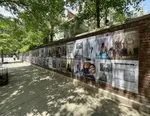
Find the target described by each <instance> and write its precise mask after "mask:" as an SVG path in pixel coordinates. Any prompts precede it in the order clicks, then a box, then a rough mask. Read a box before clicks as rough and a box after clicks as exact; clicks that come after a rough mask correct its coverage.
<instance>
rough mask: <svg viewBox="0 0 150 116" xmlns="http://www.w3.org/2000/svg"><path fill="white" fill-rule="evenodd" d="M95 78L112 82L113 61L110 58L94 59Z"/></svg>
mask: <svg viewBox="0 0 150 116" xmlns="http://www.w3.org/2000/svg"><path fill="white" fill-rule="evenodd" d="M96 68H97V71H96V72H97V74H96V80H97V81H101V82H104V83H108V84H112V78H113V63H112V62H111V60H96Z"/></svg>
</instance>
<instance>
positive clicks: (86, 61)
mask: <svg viewBox="0 0 150 116" xmlns="http://www.w3.org/2000/svg"><path fill="white" fill-rule="evenodd" d="M138 48H139V36H138V32H137V31H136V30H129V31H124V30H120V31H116V32H114V33H107V34H103V35H98V36H92V37H89V38H84V39H80V40H76V41H73V42H69V43H67V44H65V45H61V46H55V47H45V48H40V49H38V50H34V51H32V53H31V54H32V55H31V56H32V58H31V59H32V62H33V63H35V64H38V65H42V66H46V67H49V68H54V69H57V70H61V71H69V72H72V73H73V75H74V76H76V77H78V78H89V79H91V80H94V81H101V82H104V83H107V84H110V85H112V86H113V87H116V88H120V89H124V90H128V91H131V92H135V93H138Z"/></svg>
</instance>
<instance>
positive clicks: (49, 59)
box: [48, 57, 53, 68]
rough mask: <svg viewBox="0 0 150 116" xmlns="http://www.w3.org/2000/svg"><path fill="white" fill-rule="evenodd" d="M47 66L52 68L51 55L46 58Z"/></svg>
mask: <svg viewBox="0 0 150 116" xmlns="http://www.w3.org/2000/svg"><path fill="white" fill-rule="evenodd" d="M48 67H49V68H53V58H52V57H49V58H48Z"/></svg>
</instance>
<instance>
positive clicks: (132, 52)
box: [124, 30, 139, 59]
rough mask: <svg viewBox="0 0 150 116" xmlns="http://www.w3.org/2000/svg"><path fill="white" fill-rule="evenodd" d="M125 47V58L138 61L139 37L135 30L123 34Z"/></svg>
mask: <svg viewBox="0 0 150 116" xmlns="http://www.w3.org/2000/svg"><path fill="white" fill-rule="evenodd" d="M124 44H125V47H126V49H127V56H131V57H133V56H134V57H135V59H138V47H139V35H138V32H137V31H136V30H133V31H126V32H125V42H124Z"/></svg>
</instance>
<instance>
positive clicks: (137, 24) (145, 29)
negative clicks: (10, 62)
mask: <svg viewBox="0 0 150 116" xmlns="http://www.w3.org/2000/svg"><path fill="white" fill-rule="evenodd" d="M133 28H134V29H136V30H138V32H139V39H140V40H139V43H140V44H139V93H138V94H134V93H131V92H127V91H123V90H120V89H117V88H113V87H111V86H109V85H106V84H100V85H98V86H99V87H101V88H103V89H107V90H109V91H111V92H115V93H117V94H120V95H122V96H126V97H128V98H133V99H136V100H140V101H141V102H142V101H143V98H144V99H146V101H148V102H149V103H150V15H146V16H143V17H140V18H136V19H133V20H131V21H129V22H127V23H125V24H123V25H119V26H114V27H111V28H108V29H104V30H99V31H95V32H89V33H85V34H82V35H78V36H76V37H73V38H70V39H64V40H59V41H55V42H53V43H51V44H48V45H44V46H39V47H38V48H40V47H45V46H55V45H59V44H64V43H67V42H71V41H75V40H78V39H82V38H87V37H90V36H95V35H100V34H104V33H107V32H114V31H117V30H122V29H124V30H128V29H133ZM36 49H37V48H36ZM141 98H142V99H141Z"/></svg>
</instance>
